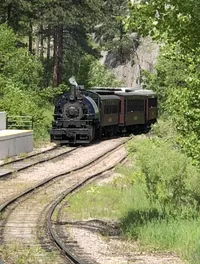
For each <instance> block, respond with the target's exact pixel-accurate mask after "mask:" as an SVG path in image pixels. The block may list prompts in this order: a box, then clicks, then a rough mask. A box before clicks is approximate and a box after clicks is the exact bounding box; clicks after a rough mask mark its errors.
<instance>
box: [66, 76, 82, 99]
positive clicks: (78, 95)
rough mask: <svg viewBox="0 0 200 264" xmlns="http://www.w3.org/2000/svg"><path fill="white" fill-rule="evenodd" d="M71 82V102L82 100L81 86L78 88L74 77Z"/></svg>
mask: <svg viewBox="0 0 200 264" xmlns="http://www.w3.org/2000/svg"><path fill="white" fill-rule="evenodd" d="M69 82H70V84H71V89H70V97H69V98H70V100H76V99H78V100H80V99H82V95H81V93H80V89H79V86H78V83H77V82H76V80H75V78H74V76H72V77H71V78H70V79H69Z"/></svg>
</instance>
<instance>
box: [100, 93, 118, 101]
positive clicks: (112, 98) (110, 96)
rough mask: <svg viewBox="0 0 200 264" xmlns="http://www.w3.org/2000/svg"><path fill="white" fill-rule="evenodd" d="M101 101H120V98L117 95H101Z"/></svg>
mask: <svg viewBox="0 0 200 264" xmlns="http://www.w3.org/2000/svg"><path fill="white" fill-rule="evenodd" d="M99 97H100V99H101V100H120V98H119V96H117V95H112V94H111V95H102V94H99Z"/></svg>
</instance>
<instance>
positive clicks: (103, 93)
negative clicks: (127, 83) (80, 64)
mask: <svg viewBox="0 0 200 264" xmlns="http://www.w3.org/2000/svg"><path fill="white" fill-rule="evenodd" d="M89 91H90V92H93V93H97V94H102V95H106V94H114V91H111V90H106V89H102V90H99V89H96V90H89Z"/></svg>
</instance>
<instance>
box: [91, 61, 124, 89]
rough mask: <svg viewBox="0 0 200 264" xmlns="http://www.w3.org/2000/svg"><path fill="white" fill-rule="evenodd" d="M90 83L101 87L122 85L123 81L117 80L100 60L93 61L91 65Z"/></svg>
mask: <svg viewBox="0 0 200 264" xmlns="http://www.w3.org/2000/svg"><path fill="white" fill-rule="evenodd" d="M88 79H89V81H88V85H89V86H90V87H92V86H100V87H120V86H122V82H121V81H117V80H116V77H115V75H114V74H113V73H111V72H109V70H108V69H106V67H105V66H103V65H101V64H100V63H99V61H93V62H92V63H91V65H90V71H89V73H88Z"/></svg>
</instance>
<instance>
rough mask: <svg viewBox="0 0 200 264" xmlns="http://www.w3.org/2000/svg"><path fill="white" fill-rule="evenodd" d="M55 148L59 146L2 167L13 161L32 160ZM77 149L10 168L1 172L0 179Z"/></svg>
mask: <svg viewBox="0 0 200 264" xmlns="http://www.w3.org/2000/svg"><path fill="white" fill-rule="evenodd" d="M55 149H57V147H55V148H52V149H50V150H46V151H44V152H41V153H38V154H33V155H30V156H29V157H26V158H21V159H19V160H14V161H13V162H9V163H6V164H4V165H3V166H0V169H1V168H3V167H4V166H6V165H8V166H9V165H11V164H13V163H16V162H22V161H27V160H29V159H30V161H31V158H33V157H36V156H39V155H42V154H46V153H47V152H50V151H54V150H55ZM75 150H77V147H75V148H73V149H70V150H66V151H65V152H62V153H59V154H57V155H55V156H52V157H47V158H43V159H40V160H37V161H35V162H33V163H31V164H27V165H26V166H23V167H21V168H14V169H13V170H10V171H8V172H5V173H2V174H0V179H2V178H5V177H8V176H10V175H12V174H13V173H17V172H20V171H23V170H26V169H28V168H30V167H33V166H35V165H39V164H42V163H44V162H47V161H50V160H53V159H56V158H59V157H62V156H64V155H66V154H69V153H71V152H74V151H75Z"/></svg>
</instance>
